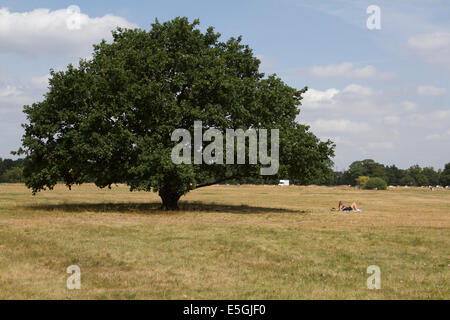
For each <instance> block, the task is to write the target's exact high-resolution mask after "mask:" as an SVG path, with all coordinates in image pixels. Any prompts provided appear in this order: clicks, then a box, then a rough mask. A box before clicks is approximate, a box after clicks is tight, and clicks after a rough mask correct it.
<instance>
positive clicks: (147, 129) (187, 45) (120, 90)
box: [18, 18, 334, 209]
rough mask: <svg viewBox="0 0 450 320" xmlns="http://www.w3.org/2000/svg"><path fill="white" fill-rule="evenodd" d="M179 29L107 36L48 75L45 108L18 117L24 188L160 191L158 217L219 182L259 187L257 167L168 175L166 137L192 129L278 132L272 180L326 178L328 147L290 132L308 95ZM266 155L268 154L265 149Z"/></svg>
mask: <svg viewBox="0 0 450 320" xmlns="http://www.w3.org/2000/svg"><path fill="white" fill-rule="evenodd" d="M198 24H199V21H198V20H195V21H193V22H192V23H190V22H189V21H188V19H187V18H175V19H174V20H171V21H168V22H165V23H159V22H158V21H157V20H156V21H155V23H153V24H152V27H151V29H150V30H149V31H146V30H141V29H121V28H118V29H116V30H115V31H113V33H112V35H113V41H112V42H111V43H107V42H106V41H102V42H101V43H99V44H97V45H94V52H93V57H92V59H90V60H80V62H79V66H78V67H75V66H73V65H69V66H68V67H67V70H64V71H58V72H56V71H53V70H51V77H50V79H49V88H48V92H47V93H46V94H45V96H44V99H43V101H41V102H37V103H34V104H32V105H31V106H24V112H25V113H26V116H27V123H26V124H24V128H25V134H24V136H23V139H22V142H23V146H22V148H21V149H20V150H19V152H18V153H19V154H25V156H26V157H25V166H24V176H25V179H26V184H27V186H28V187H29V188H31V189H32V191H33V193H36V192H38V191H40V190H42V189H45V188H50V189H52V188H53V187H54V186H55V184H56V183H57V182H59V181H63V182H64V183H65V184H66V185H67V186H68V187H70V186H72V185H74V184H81V183H84V182H89V181H92V182H95V184H96V185H97V186H99V187H102V188H103V187H107V186H111V185H112V184H115V183H126V184H128V185H129V186H130V189H131V190H146V191H150V190H153V191H155V192H158V193H159V195H160V196H161V198H162V201H163V207H164V208H166V209H176V208H177V202H178V199H179V198H180V196H182V195H183V194H186V193H187V192H189V191H190V190H192V189H195V188H200V187H203V186H207V185H211V184H214V183H218V182H221V181H225V180H227V179H234V178H239V177H257V176H259V169H260V168H261V165H260V164H249V163H247V164H240V165H227V164H214V165H211V164H207V163H203V164H174V163H173V162H172V161H171V150H172V148H173V147H174V145H175V144H176V142H174V141H172V140H171V133H172V132H173V131H174V130H175V129H179V128H184V129H188V130H189V131H191V132H193V126H194V121H202V124H203V127H204V128H205V129H207V128H216V129H218V130H219V131H221V132H225V130H226V129H228V128H233V129H243V130H244V131H245V130H247V129H249V128H254V129H262V128H263V129H267V130H270V129H279V136H280V159H279V163H280V170H279V171H278V173H277V176H276V177H285V176H289V177H292V178H295V179H297V181H299V182H303V183H308V182H310V181H320V180H321V179H325V178H326V177H329V175H330V173H331V174H332V171H331V169H330V167H331V165H332V161H331V157H332V156H333V155H334V144H333V143H332V142H331V141H326V142H322V141H320V140H319V139H318V138H317V137H316V136H315V135H314V134H313V133H311V132H310V131H309V127H308V126H305V125H301V124H299V123H297V122H296V117H297V116H298V115H299V112H300V111H299V108H298V107H299V106H300V104H301V103H300V101H301V99H302V94H304V93H305V92H306V90H307V88H306V87H305V88H303V89H301V90H298V89H295V88H292V87H290V86H288V85H286V84H285V83H284V82H283V81H282V80H281V79H280V78H278V77H277V76H276V75H269V76H267V77H266V76H265V75H264V74H263V73H261V72H260V71H259V65H260V61H259V60H258V59H257V58H256V57H255V56H254V54H253V52H252V50H251V49H250V48H249V47H248V45H244V44H242V38H241V37H239V38H230V39H229V40H227V41H225V42H223V41H220V34H219V33H216V32H214V29H213V28H212V27H209V28H208V29H207V30H206V31H205V32H203V33H202V32H201V31H200V30H199V28H198ZM269 149H270V148H269Z"/></svg>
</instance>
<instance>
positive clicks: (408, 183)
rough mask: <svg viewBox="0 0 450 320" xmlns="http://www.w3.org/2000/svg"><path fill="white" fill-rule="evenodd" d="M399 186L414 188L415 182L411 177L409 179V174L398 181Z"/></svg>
mask: <svg viewBox="0 0 450 320" xmlns="http://www.w3.org/2000/svg"><path fill="white" fill-rule="evenodd" d="M400 185H402V186H410V187H411V186H415V185H416V180H414V178H413V177H411V176H410V175H409V174H407V175H405V176H404V177H403V178H402V179H401V180H400Z"/></svg>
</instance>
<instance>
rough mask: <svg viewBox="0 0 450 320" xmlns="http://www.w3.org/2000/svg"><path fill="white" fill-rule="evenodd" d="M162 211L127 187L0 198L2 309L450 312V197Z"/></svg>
mask: <svg viewBox="0 0 450 320" xmlns="http://www.w3.org/2000/svg"><path fill="white" fill-rule="evenodd" d="M339 200H343V201H344V202H345V203H347V204H348V203H350V202H352V201H356V202H357V204H358V206H359V207H360V208H363V209H364V210H365V212H364V213H333V212H332V211H330V208H332V207H336V206H337V203H338V201H339ZM159 206H160V200H159V197H158V196H157V195H156V194H154V193H146V192H133V193H131V192H129V190H128V188H127V187H126V186H122V185H119V186H115V187H113V188H112V189H111V190H108V189H98V188H96V187H95V186H94V185H89V184H87V185H82V186H78V187H73V188H72V191H69V190H67V189H66V188H65V187H64V186H62V185H58V186H57V187H56V188H55V190H53V191H45V192H41V193H39V194H38V195H36V196H32V195H31V192H30V190H28V189H27V188H26V187H25V186H24V185H21V184H3V185H0V299H450V260H449V259H450V190H444V189H438V190H435V191H430V190H428V189H423V188H409V189H404V188H396V189H390V190H386V191H368V190H358V189H355V188H349V187H318V186H308V187H303V186H289V187H279V186H250V185H244V186H225V185H223V186H211V187H208V188H203V189H199V190H195V191H193V192H190V193H189V194H188V195H187V196H185V197H182V199H181V203H180V207H181V210H180V211H179V212H163V211H160V210H159ZM74 264H75V265H78V266H79V267H80V268H81V289H80V290H68V289H67V287H66V280H67V278H68V277H69V274H67V273H66V269H67V267H68V266H70V265H74ZM370 265H377V266H379V267H380V269H381V289H380V290H369V289H368V288H367V286H366V280H367V278H368V277H369V274H367V273H366V269H367V267H368V266H370Z"/></svg>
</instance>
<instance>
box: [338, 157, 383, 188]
mask: <svg viewBox="0 0 450 320" xmlns="http://www.w3.org/2000/svg"><path fill="white" fill-rule="evenodd" d="M359 176H369V177H379V178H381V179H383V180H385V181H386V180H387V179H388V177H387V173H386V169H385V167H384V165H382V164H380V163H377V162H375V161H374V160H372V159H365V160H362V161H354V162H353V163H352V164H351V165H350V166H349V169H348V170H347V171H345V172H344V175H343V178H342V181H343V182H344V183H345V184H350V185H355V184H356V179H357V178H358V177H359Z"/></svg>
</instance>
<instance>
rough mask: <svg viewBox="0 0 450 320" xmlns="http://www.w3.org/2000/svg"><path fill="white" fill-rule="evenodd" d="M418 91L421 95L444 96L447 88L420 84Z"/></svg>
mask: <svg viewBox="0 0 450 320" xmlns="http://www.w3.org/2000/svg"><path fill="white" fill-rule="evenodd" d="M417 93H418V94H419V95H421V96H443V95H445V94H446V93H447V89H445V88H438V87H433V86H418V87H417Z"/></svg>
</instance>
